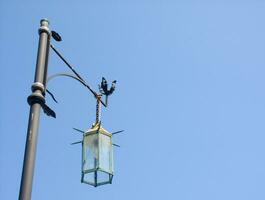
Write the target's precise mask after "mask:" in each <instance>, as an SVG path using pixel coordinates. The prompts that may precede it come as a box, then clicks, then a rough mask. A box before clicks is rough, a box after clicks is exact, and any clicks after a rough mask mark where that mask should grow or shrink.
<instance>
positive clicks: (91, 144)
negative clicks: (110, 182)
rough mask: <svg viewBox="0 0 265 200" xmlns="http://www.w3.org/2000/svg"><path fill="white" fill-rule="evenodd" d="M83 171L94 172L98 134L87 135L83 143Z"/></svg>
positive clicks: (96, 161) (97, 153)
mask: <svg viewBox="0 0 265 200" xmlns="http://www.w3.org/2000/svg"><path fill="white" fill-rule="evenodd" d="M83 145H84V148H83V151H84V152H83V154H84V155H83V171H88V170H96V169H97V167H98V157H99V151H98V134H96V133H95V134H89V135H86V136H85V137H84V142H83Z"/></svg>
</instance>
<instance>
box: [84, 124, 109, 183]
mask: <svg viewBox="0 0 265 200" xmlns="http://www.w3.org/2000/svg"><path fill="white" fill-rule="evenodd" d="M112 178H113V148H112V134H111V133H109V132H108V131H107V130H105V129H104V128H102V127H101V125H100V123H96V125H94V126H93V127H92V128H91V129H89V130H88V131H86V132H85V133H84V134H83V142H82V179H81V182H83V183H87V184H89V185H93V186H95V187H97V186H99V185H104V184H108V183H111V182H112Z"/></svg>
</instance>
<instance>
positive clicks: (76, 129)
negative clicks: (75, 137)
mask: <svg viewBox="0 0 265 200" xmlns="http://www.w3.org/2000/svg"><path fill="white" fill-rule="evenodd" d="M73 129H74V130H75V131H78V132H80V133H84V132H85V131H82V130H80V129H78V128H73Z"/></svg>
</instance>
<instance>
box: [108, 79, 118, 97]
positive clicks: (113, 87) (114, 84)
mask: <svg viewBox="0 0 265 200" xmlns="http://www.w3.org/2000/svg"><path fill="white" fill-rule="evenodd" d="M116 83H117V81H116V80H114V81H112V84H111V88H110V90H109V93H110V94H112V93H113V92H114V90H115V87H116Z"/></svg>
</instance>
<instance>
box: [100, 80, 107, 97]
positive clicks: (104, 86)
mask: <svg viewBox="0 0 265 200" xmlns="http://www.w3.org/2000/svg"><path fill="white" fill-rule="evenodd" d="M101 88H102V90H103V92H104V93H105V94H106V93H107V91H108V83H107V81H106V79H105V78H104V77H102V81H101Z"/></svg>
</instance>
